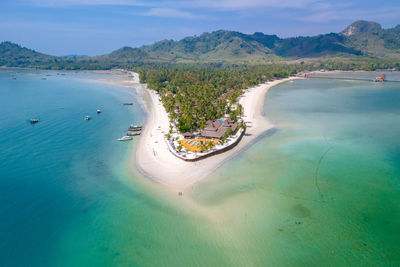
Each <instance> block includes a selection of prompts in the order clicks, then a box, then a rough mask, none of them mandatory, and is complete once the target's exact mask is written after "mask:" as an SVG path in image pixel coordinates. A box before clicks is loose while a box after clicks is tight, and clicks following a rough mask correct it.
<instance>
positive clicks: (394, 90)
mask: <svg viewBox="0 0 400 267" xmlns="http://www.w3.org/2000/svg"><path fill="white" fill-rule="evenodd" d="M346 75H347V76H346V77H349V76H350V77H351V76H353V77H367V75H372V76H373V75H374V74H371V73H369V74H368V73H361V74H348V73H346ZM338 76H339V74H338ZM340 77H342V76H340ZM373 77H375V76H373ZM389 77H390V78H391V79H393V80H394V79H395V80H400V75H399V74H394V73H392V74H389ZM264 113H265V114H266V115H267V117H268V118H269V119H270V120H271V121H272V122H273V123H275V124H276V125H277V128H278V130H277V131H276V132H275V133H274V134H272V135H271V136H269V137H267V138H264V139H263V140H261V141H260V142H258V143H257V144H256V145H255V146H253V147H252V148H251V149H249V150H248V151H246V152H245V153H244V154H242V155H240V156H239V158H237V159H236V160H235V161H233V162H231V163H229V164H227V165H226V166H225V167H224V168H223V169H221V170H219V171H218V172H217V174H216V175H215V176H214V177H212V178H210V179H208V180H207V181H205V182H203V183H202V184H201V185H199V186H198V187H197V189H196V190H195V191H194V193H193V195H194V197H195V199H197V201H198V202H199V203H202V204H203V205H207V206H210V207H218V208H219V209H224V210H225V211H226V213H227V214H228V215H227V216H230V219H229V221H230V224H231V225H230V227H232V229H235V231H236V232H240V233H242V234H241V239H242V241H243V242H245V243H246V241H247V243H246V250H245V251H246V255H243V257H247V258H248V262H252V263H255V264H256V265H262V264H266V263H268V264H271V265H305V266H309V265H317V266H321V265H327V264H328V265H333V266H338V265H339V266H340V265H372V266H374V265H385V266H388V265H397V264H398V263H399V262H400V253H399V252H400V247H399V245H398V244H399V243H400V160H399V159H400V157H399V155H400V141H399V139H398V136H399V134H400V84H395V83H385V84H373V83H368V82H349V81H331V80H296V81H294V82H293V83H286V84H283V85H280V86H277V87H274V88H272V89H271V91H270V92H269V93H268V97H267V98H266V103H265V108H264ZM238 246H239V245H238ZM249 252H250V253H251V254H250V255H248V253H249Z"/></svg>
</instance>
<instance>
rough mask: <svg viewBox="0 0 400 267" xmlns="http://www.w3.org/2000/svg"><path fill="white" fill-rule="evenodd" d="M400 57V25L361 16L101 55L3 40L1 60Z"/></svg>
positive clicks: (35, 63) (98, 64)
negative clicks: (291, 32) (335, 23)
mask: <svg viewBox="0 0 400 267" xmlns="http://www.w3.org/2000/svg"><path fill="white" fill-rule="evenodd" d="M338 57H339V58H343V59H349V58H351V59H354V60H368V59H373V60H377V59H378V60H380V59H391V60H399V59H400V25H399V26H396V27H394V28H391V29H383V28H382V27H381V25H380V24H378V23H376V22H367V21H357V22H354V23H353V24H351V25H350V26H348V27H347V28H346V29H344V30H343V31H342V32H340V33H329V34H321V35H317V36H311V37H293V38H279V37H278V36H276V35H266V34H263V33H260V32H256V33H254V34H244V33H240V32H235V31H225V30H219V31H215V32H211V33H203V34H201V35H200V36H191V37H186V38H183V39H182V40H179V41H174V40H163V41H159V42H156V43H154V44H152V45H146V46H142V47H139V48H132V47H123V48H120V49H118V50H116V51H113V52H111V53H110V54H106V55H102V56H97V57H68V58H67V57H54V56H49V55H45V54H42V53H38V52H36V51H33V50H30V49H28V48H24V47H21V46H18V45H16V44H13V43H11V42H3V43H1V44H0V66H8V67H40V68H53V69H59V68H63V69H80V68H81V69H82V68H83V69H107V68H113V67H126V66H137V65H141V64H146V63H199V62H200V63H212V62H218V63H220V62H227V63H244V64H246V63H250V64H262V63H269V62H280V61H293V60H299V59H308V60H315V59H317V60H318V59H320V58H323V59H324V60H326V59H330V58H338Z"/></svg>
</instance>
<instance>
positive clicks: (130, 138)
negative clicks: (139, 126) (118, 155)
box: [117, 135, 132, 141]
mask: <svg viewBox="0 0 400 267" xmlns="http://www.w3.org/2000/svg"><path fill="white" fill-rule="evenodd" d="M117 140H118V141H129V140H132V137H130V136H127V135H125V136H123V137H121V138H118V139H117Z"/></svg>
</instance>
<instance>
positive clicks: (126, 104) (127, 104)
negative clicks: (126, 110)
mask: <svg viewBox="0 0 400 267" xmlns="http://www.w3.org/2000/svg"><path fill="white" fill-rule="evenodd" d="M122 105H124V106H132V105H133V103H123V104H122Z"/></svg>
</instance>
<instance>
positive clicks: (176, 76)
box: [134, 64, 310, 133]
mask: <svg viewBox="0 0 400 267" xmlns="http://www.w3.org/2000/svg"><path fill="white" fill-rule="evenodd" d="M309 67H310V66H307V65H305V64H290V65H289V64H279V65H278V64H276V65H259V66H222V67H221V66H212V65H177V66H170V67H165V66H143V67H136V68H135V69H134V70H135V71H137V72H138V73H139V77H140V81H141V82H142V83H147V85H148V87H149V88H151V89H154V90H156V91H157V92H158V93H159V94H160V97H161V99H162V102H163V104H164V106H165V108H166V110H167V112H168V113H169V116H170V120H171V122H177V125H178V129H179V131H180V132H182V133H183V132H187V131H194V130H197V129H199V128H200V129H201V128H203V127H204V126H205V125H206V122H207V120H212V119H217V118H221V117H223V116H224V115H225V114H228V115H229V116H230V117H231V118H232V119H233V120H236V119H237V116H240V115H242V112H243V109H242V106H241V105H240V104H238V103H237V100H238V97H239V96H240V95H241V94H242V93H243V89H245V88H248V87H251V86H254V85H257V84H260V83H263V82H266V81H268V80H272V79H277V78H286V77H288V76H290V75H292V74H295V73H297V72H299V71H301V70H305V69H307V68H309Z"/></svg>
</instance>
